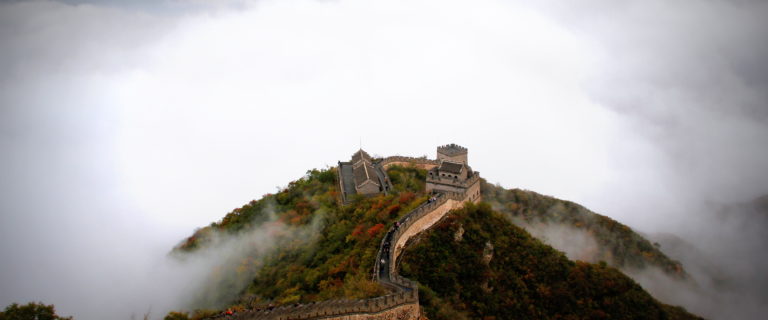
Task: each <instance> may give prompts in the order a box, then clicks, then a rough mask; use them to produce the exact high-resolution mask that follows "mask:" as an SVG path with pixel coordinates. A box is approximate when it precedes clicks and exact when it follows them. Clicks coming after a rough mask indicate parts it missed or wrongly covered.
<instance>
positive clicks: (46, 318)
mask: <svg viewBox="0 0 768 320" xmlns="http://www.w3.org/2000/svg"><path fill="white" fill-rule="evenodd" d="M0 320H72V317H60V316H58V315H57V314H56V309H55V307H54V306H53V305H45V304H43V303H42V302H39V303H35V302H30V303H28V304H26V305H23V306H20V305H19V304H17V303H14V304H11V305H9V306H7V307H5V311H3V312H0Z"/></svg>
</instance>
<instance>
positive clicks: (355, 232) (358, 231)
mask: <svg viewBox="0 0 768 320" xmlns="http://www.w3.org/2000/svg"><path fill="white" fill-rule="evenodd" d="M363 228H365V226H364V225H362V224H358V225H357V227H355V230H352V236H353V237H355V238H357V237H360V235H361V234H363Z"/></svg>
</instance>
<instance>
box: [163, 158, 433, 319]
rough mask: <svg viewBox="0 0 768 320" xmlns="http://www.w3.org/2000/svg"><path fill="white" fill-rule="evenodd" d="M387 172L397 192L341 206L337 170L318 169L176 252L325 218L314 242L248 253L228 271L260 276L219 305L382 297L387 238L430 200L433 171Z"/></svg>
mask: <svg viewBox="0 0 768 320" xmlns="http://www.w3.org/2000/svg"><path fill="white" fill-rule="evenodd" d="M388 174H389V176H390V180H391V181H392V183H393V187H394V189H395V191H394V192H391V193H390V194H388V195H378V196H376V197H372V198H366V197H362V196H355V197H353V199H352V202H351V203H350V204H349V205H346V206H344V205H341V204H340V203H339V195H338V188H337V185H338V180H337V174H336V168H330V169H326V170H311V171H309V172H307V175H306V176H305V177H304V178H302V179H300V180H297V181H294V182H291V183H290V184H289V185H288V187H286V188H285V189H283V190H280V191H279V192H278V193H277V194H273V195H266V196H264V197H263V198H262V199H260V200H255V201H252V202H250V203H249V204H247V205H245V206H243V207H241V208H238V209H235V210H233V211H232V212H231V213H229V214H227V215H226V216H225V217H224V218H223V219H222V220H221V221H219V222H216V223H213V224H211V225H210V226H208V227H206V228H203V229H200V230H198V231H197V232H195V234H194V235H192V236H191V237H189V238H188V239H187V240H186V241H184V242H183V243H182V244H180V245H179V247H178V248H177V252H193V251H196V250H199V249H201V248H203V247H205V246H206V245H208V244H210V243H211V242H212V241H213V239H215V238H216V237H217V235H220V234H229V235H237V234H239V233H245V232H248V231H249V230H253V229H254V228H258V227H260V226H262V225H264V224H267V223H283V224H286V225H290V226H298V227H301V226H309V225H311V224H313V222H316V221H317V220H318V219H320V220H321V222H320V223H316V224H317V225H318V226H317V227H316V228H318V231H317V232H316V236H314V237H313V238H311V239H310V240H308V241H307V240H301V241H296V240H290V241H283V242H281V244H280V246H279V249H278V250H273V251H272V252H271V253H269V254H267V255H266V256H260V259H256V257H248V256H246V257H242V259H240V264H239V265H238V266H234V268H230V269H231V271H229V273H236V272H238V271H239V270H242V269H247V268H252V269H253V270H255V271H254V273H253V274H255V276H253V277H252V278H251V279H248V280H246V281H247V282H248V283H249V285H248V286H247V287H246V288H245V289H244V290H242V291H240V292H237V297H236V298H235V299H230V300H231V301H229V302H228V303H225V304H220V305H218V307H223V306H225V305H231V306H232V307H233V308H234V309H240V308H252V307H263V306H266V305H270V304H273V305H280V304H292V303H297V302H310V301H322V300H327V299H338V298H350V299H359V298H367V297H373V296H378V295H381V294H383V293H384V290H383V288H381V287H380V286H379V284H378V283H376V282H374V281H372V280H371V271H372V270H373V264H374V259H375V255H376V252H377V250H378V245H379V243H380V242H381V238H382V236H383V234H384V232H385V231H386V230H387V229H388V228H389V227H390V226H391V225H392V224H393V223H394V221H396V220H397V219H398V218H399V217H400V216H401V215H403V214H405V213H407V212H408V211H410V210H412V209H413V208H415V207H417V206H418V205H419V204H421V203H422V202H424V201H426V199H427V197H426V195H425V194H424V181H425V175H426V171H424V170H420V169H415V168H404V167H398V166H393V167H392V168H390V169H389V170H388ZM286 238H290V235H286ZM224 273H226V271H224ZM246 274H247V273H246ZM222 281H224V280H222ZM230 281H231V280H230ZM224 288H226V286H224Z"/></svg>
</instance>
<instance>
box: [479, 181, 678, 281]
mask: <svg viewBox="0 0 768 320" xmlns="http://www.w3.org/2000/svg"><path fill="white" fill-rule="evenodd" d="M482 193H483V200H484V201H485V202H487V203H489V204H491V206H492V207H493V208H494V209H495V210H497V211H499V212H501V213H503V214H504V216H505V217H507V218H508V219H510V221H513V222H514V223H515V224H517V225H518V226H521V227H523V228H525V229H527V230H528V231H529V232H531V233H533V234H534V235H537V236H539V237H540V238H543V239H544V240H545V242H547V243H549V244H550V245H552V246H554V247H555V248H557V249H559V250H562V251H565V252H566V253H568V254H569V256H571V257H572V258H578V259H579V260H585V261H589V262H599V261H605V262H606V263H607V264H608V265H610V266H614V267H616V268H619V269H625V270H637V269H645V268H647V267H649V266H652V267H657V268H659V269H661V270H663V271H664V272H666V273H667V274H669V275H672V276H674V277H677V278H686V277H687V274H686V272H685V270H684V268H683V266H682V264H681V263H680V262H678V261H675V260H672V259H670V258H669V257H668V256H667V255H666V254H664V253H663V252H662V251H661V250H660V248H659V247H660V246H659V245H658V243H656V244H654V243H652V242H651V241H649V240H647V239H646V238H644V237H643V236H641V235H640V234H638V233H637V232H635V231H633V230H632V229H631V228H629V227H628V226H626V225H623V224H621V223H619V222H618V221H616V220H613V219H611V218H609V217H606V216H603V215H600V214H597V213H594V212H592V211H590V210H588V209H586V208H584V207H583V206H581V205H579V204H576V203H573V202H570V201H565V200H560V199H557V198H554V197H550V196H544V195H541V194H538V193H536V192H533V191H527V190H520V189H511V190H507V189H504V188H501V187H499V186H494V185H492V184H489V183H486V182H485V181H483V184H482ZM574 243H575V244H576V246H575V247H574V245H573V244H574Z"/></svg>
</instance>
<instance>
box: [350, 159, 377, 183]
mask: <svg viewBox="0 0 768 320" xmlns="http://www.w3.org/2000/svg"><path fill="white" fill-rule="evenodd" d="M353 170H354V174H355V185H356V186H358V187H360V186H362V185H363V184H364V183H365V182H366V181H371V183H373V184H375V185H377V186H379V185H380V184H379V182H378V177H377V176H376V171H374V170H376V169H374V168H373V166H372V165H370V164H369V163H363V165H362V166H359V167H357V168H354V169H353Z"/></svg>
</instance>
